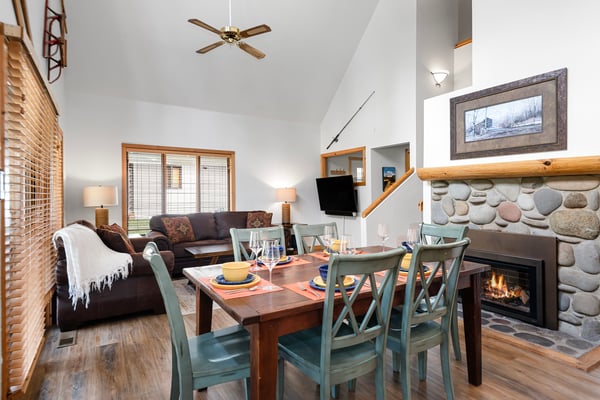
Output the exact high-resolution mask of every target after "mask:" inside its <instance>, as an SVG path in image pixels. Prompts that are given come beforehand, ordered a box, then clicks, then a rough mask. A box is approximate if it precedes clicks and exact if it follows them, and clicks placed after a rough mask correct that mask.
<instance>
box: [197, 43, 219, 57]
mask: <svg viewBox="0 0 600 400" xmlns="http://www.w3.org/2000/svg"><path fill="white" fill-rule="evenodd" d="M223 44H225V42H224V41H222V40H220V41H218V42H215V43H213V44H209V45H208V46H206V47H203V48H201V49H200V50H196V53H199V54H204V53H208V52H209V51H211V50H213V49H216V48H217V47H219V46H222V45H223Z"/></svg>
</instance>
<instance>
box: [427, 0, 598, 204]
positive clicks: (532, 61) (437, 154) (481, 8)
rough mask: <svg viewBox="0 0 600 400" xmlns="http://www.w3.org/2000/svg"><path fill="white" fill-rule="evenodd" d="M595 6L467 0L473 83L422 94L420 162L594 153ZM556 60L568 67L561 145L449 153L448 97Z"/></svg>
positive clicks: (540, 69)
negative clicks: (463, 155) (491, 153)
mask: <svg viewBox="0 0 600 400" xmlns="http://www.w3.org/2000/svg"><path fill="white" fill-rule="evenodd" d="M599 13H600V2H597V1H594V0H581V1H577V2H570V3H565V2H563V1H560V0H550V1H545V0H530V1H526V2H523V1H519V0H506V1H502V2H490V1H483V0H473V45H472V55H473V66H472V70H473V86H471V87H469V88H465V89H461V90H459V91H455V92H452V93H447V94H445V95H442V96H439V97H436V98H432V99H429V100H427V101H426V102H425V130H424V137H425V143H424V148H425V149H427V151H426V152H425V158H424V167H439V166H446V165H448V166H449V165H464V164H480V163H491V162H506V161H518V160H531V159H540V158H550V157H576V156H586V155H588V156H589V155H597V154H598V149H599V148H600V147H599V146H600V137H599V136H598V135H597V134H596V133H595V129H594V127H595V126H596V122H597V118H596V115H597V113H598V109H600V98H599V97H598V95H597V94H598V92H599V90H600V83H599V82H598V80H597V79H595V78H594V75H593V74H590V71H593V69H594V68H595V66H596V65H598V63H599V62H600V53H598V52H597V51H591V47H590V45H591V42H590V41H593V38H598V37H600V25H599V24H598V23H597V21H596V19H597V18H596V16H597V15H598V14H599ZM542 15H543V17H541V16H542ZM560 68H567V70H568V72H567V74H568V77H567V81H568V83H567V88H568V92H567V98H568V100H567V101H568V116H567V135H568V139H567V150H562V151H552V152H543V153H529V154H519V155H508V156H498V157H487V158H471V159H466V160H455V161H451V160H450V124H449V121H450V110H449V99H450V98H452V97H455V96H458V95H462V94H466V93H470V92H473V91H477V90H481V89H485V88H488V87H492V86H495V85H498V84H503V83H508V82H512V81H514V80H518V79H522V78H527V77H530V76H534V75H538V74H541V73H544V72H549V71H552V70H556V69H560ZM428 197H429V186H428V185H426V187H425V190H424V198H425V200H427V199H428ZM427 209H428V207H426V210H427Z"/></svg>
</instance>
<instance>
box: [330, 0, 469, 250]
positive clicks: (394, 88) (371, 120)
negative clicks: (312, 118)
mask: <svg viewBox="0 0 600 400" xmlns="http://www.w3.org/2000/svg"><path fill="white" fill-rule="evenodd" d="M456 7H457V6H456V2H455V1H446V0H419V1H417V0H407V1H397V0H380V1H379V4H378V6H377V9H376V10H375V12H374V14H373V17H372V19H371V21H370V23H369V25H368V27H367V30H366V31H365V34H364V36H363V38H362V40H361V42H360V44H359V47H358V48H357V50H356V53H355V55H354V57H353V59H352V62H351V63H350V65H349V66H348V70H347V71H346V74H345V76H344V77H343V80H342V82H341V83H340V86H339V88H338V90H337V92H336V94H335V96H334V98H333V100H332V102H331V104H330V106H329V109H328V111H327V114H326V115H325V117H324V119H323V121H322V123H321V152H325V151H336V150H344V149H348V148H353V147H358V146H366V147H367V151H366V154H367V172H366V176H367V177H369V179H368V180H367V186H365V187H359V188H358V191H359V207H360V209H361V210H362V209H365V208H366V207H367V206H369V205H370V204H371V202H372V201H373V200H374V199H375V194H376V193H377V195H378V194H379V193H380V192H378V191H377V190H374V189H373V187H372V185H377V186H380V185H381V170H380V166H381V165H380V164H378V163H377V162H374V160H373V159H372V158H371V155H372V154H373V153H372V151H371V149H374V148H381V147H386V146H393V145H398V144H405V143H409V144H410V149H411V163H410V164H411V166H417V165H419V164H418V161H417V160H418V159H419V158H420V156H419V152H421V151H422V149H421V146H420V143H421V135H422V122H421V120H422V100H423V98H425V97H429V96H432V95H434V94H438V93H440V92H441V91H443V90H447V89H446V88H445V87H443V88H435V87H434V82H433V79H432V77H431V74H430V71H431V69H434V68H443V69H448V70H452V64H453V61H452V58H453V51H452V50H453V48H454V44H455V43H456V35H457V29H456V18H457V17H456V14H457V8H456ZM417 16H418V17H417ZM418 24H421V25H422V26H418ZM441 49H443V51H441ZM449 82H450V81H449ZM372 91H375V94H374V95H373V97H372V98H371V100H369V102H368V103H367V104H366V105H365V106H364V107H363V109H362V110H361V111H360V112H359V113H358V114H357V115H356V117H355V118H354V119H353V120H352V122H351V123H350V124H349V125H348V126H347V127H346V129H345V130H344V131H343V132H342V134H341V135H340V139H339V142H337V143H334V144H333V145H332V147H331V148H330V149H326V146H327V145H328V144H329V142H330V141H331V139H332V138H333V137H334V136H335V135H336V134H337V133H338V132H339V130H340V129H341V128H342V127H343V126H344V124H345V123H346V122H347V121H348V119H349V118H350V117H351V116H352V115H353V113H354V112H355V111H356V110H357V109H358V107H359V106H360V105H361V104H362V102H363V101H364V100H365V99H366V98H367V96H368V95H369V94H370V93H371V92H372ZM401 158H402V156H400V157H399V159H401ZM399 175H401V174H399ZM408 187H411V189H408ZM419 189H420V188H419ZM403 190H413V191H415V190H417V191H418V192H419V193H418V194H417V195H416V197H420V196H421V195H422V194H421V193H420V190H418V189H417V187H416V186H410V185H407V186H406V187H405V188H404V189H403ZM403 190H399V191H397V193H395V194H394V195H392V197H391V198H388V200H386V203H387V205H386V206H382V207H381V208H380V209H379V210H378V211H377V212H376V216H373V217H371V218H369V220H368V221H362V219H361V218H354V219H352V220H350V221H346V231H348V232H349V233H351V234H352V236H353V240H355V242H356V241H357V240H356V239H355V238H359V237H360V238H361V240H360V242H361V244H363V245H365V244H376V243H378V240H379V239H378V238H377V236H376V235H375V234H374V232H375V230H376V226H377V223H378V222H381V221H382V220H390V221H394V223H397V224H399V225H398V228H396V229H398V230H401V229H402V228H401V226H402V224H403V222H401V221H400V222H398V221H397V220H396V219H395V217H397V216H398V215H399V214H402V215H403V217H402V218H404V219H406V224H407V223H408V222H413V221H420V220H421V214H420V212H419V211H418V209H417V207H416V204H414V207H413V206H412V205H409V206H408V207H406V204H403V201H406V202H412V201H413V200H412V197H411V200H407V199H406V195H404V194H402V191H403ZM409 197H410V196H409ZM400 207H403V208H402V210H403V212H402V213H398V209H399V208H400ZM406 210H409V211H407V212H405V211H406ZM324 218H325V219H327V218H328V217H324ZM363 223H365V224H366V225H365V226H363V227H362V228H361V224H363ZM373 225H374V226H375V228H373ZM399 233H400V232H398V231H396V232H395V233H394V234H399Z"/></svg>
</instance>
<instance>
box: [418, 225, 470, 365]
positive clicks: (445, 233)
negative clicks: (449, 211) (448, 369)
mask: <svg viewBox="0 0 600 400" xmlns="http://www.w3.org/2000/svg"><path fill="white" fill-rule="evenodd" d="M468 232H469V227H468V226H460V225H447V226H440V225H432V224H421V225H420V227H419V237H420V240H421V243H423V244H440V243H447V242H448V241H451V242H453V241H456V240H462V239H464V238H466V237H467V233H468ZM450 332H451V335H452V347H453V350H454V358H455V359H456V360H459V361H460V359H461V355H460V338H459V336H458V310H457V306H456V304H455V305H454V309H453V310H452V324H451V325H450Z"/></svg>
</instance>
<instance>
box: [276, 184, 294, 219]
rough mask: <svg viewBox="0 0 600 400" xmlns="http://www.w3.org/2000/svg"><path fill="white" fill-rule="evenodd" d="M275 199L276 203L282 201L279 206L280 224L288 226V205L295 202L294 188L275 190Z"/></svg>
mask: <svg viewBox="0 0 600 400" xmlns="http://www.w3.org/2000/svg"><path fill="white" fill-rule="evenodd" d="M275 198H276V200H277V201H282V202H283V204H281V224H282V225H289V224H290V203H293V202H295V201H296V188H279V189H275Z"/></svg>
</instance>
